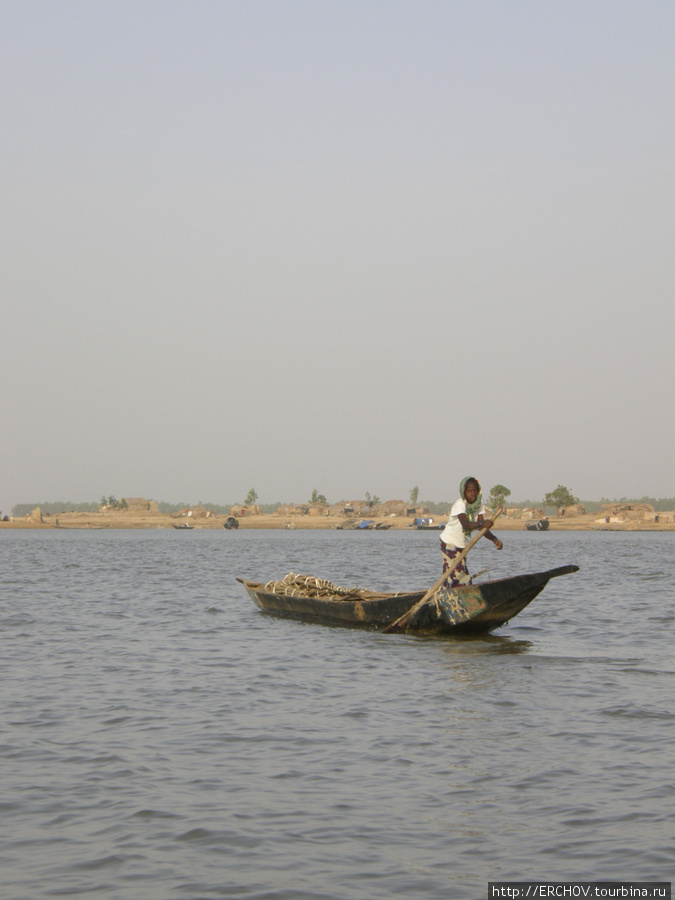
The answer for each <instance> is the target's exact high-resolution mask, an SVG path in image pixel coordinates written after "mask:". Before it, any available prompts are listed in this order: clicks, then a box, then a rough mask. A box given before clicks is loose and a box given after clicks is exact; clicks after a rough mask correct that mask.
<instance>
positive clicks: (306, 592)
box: [265, 572, 364, 600]
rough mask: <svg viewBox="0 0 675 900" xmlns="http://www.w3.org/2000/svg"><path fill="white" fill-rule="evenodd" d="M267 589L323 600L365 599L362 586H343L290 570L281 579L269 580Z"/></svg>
mask: <svg viewBox="0 0 675 900" xmlns="http://www.w3.org/2000/svg"><path fill="white" fill-rule="evenodd" d="M265 590H266V591H269V592H270V593H273V594H284V595H286V596H287V597H317V598H320V599H321V600H363V599H364V596H363V589H362V588H357V587H354V588H343V587H340V586H339V585H337V584H333V582H332V581H327V580H326V579H325V578H315V577H314V576H313V575H296V574H295V573H294V572H289V573H288V575H286V577H285V578H283V579H282V580H281V581H268V582H267V584H266V585H265Z"/></svg>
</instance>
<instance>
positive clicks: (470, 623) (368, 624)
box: [237, 566, 579, 634]
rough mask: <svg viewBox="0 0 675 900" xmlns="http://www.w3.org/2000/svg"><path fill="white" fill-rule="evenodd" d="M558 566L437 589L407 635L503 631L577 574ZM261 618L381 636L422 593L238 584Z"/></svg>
mask: <svg viewBox="0 0 675 900" xmlns="http://www.w3.org/2000/svg"><path fill="white" fill-rule="evenodd" d="M578 569H579V567H578V566H562V567H560V568H557V569H549V570H548V571H547V572H533V573H531V574H528V575H516V576H514V577H511V578H501V579H499V580H497V581H486V582H483V583H480V584H472V585H468V586H466V587H459V588H447V587H441V588H439V589H438V590H437V591H436V593H435V594H433V595H432V596H431V597H430V598H429V601H428V602H427V603H425V604H424V606H423V607H422V608H421V609H419V610H418V611H417V612H416V613H415V615H414V616H413V617H412V618H411V619H410V622H409V623H408V625H407V627H406V631H411V632H419V633H422V634H434V633H436V634H450V633H456V634H461V633H470V632H474V633H475V632H488V631H493V630H494V629H495V628H499V627H500V625H505V624H506V623H507V622H508V621H509V619H512V618H513V617H514V616H516V615H518V613H519V612H522V610H523V609H525V607H526V606H527V605H528V604H529V603H531V602H532V601H533V600H534V598H535V597H536V596H537V595H538V594H540V593H541V592H542V591H543V590H544V588H545V587H546V585H547V584H548V582H549V581H550V580H551V579H552V578H557V577H558V576H560V575H569V574H571V573H572V572H577V571H578ZM237 581H239V582H241V583H242V584H243V585H244V587H245V588H246V591H247V592H248V595H249V597H250V598H251V600H253V602H254V603H255V605H256V606H257V607H258V608H259V609H261V610H262V611H263V612H265V613H270V614H271V615H274V616H281V617H284V618H292V619H302V620H304V621H309V622H316V623H318V624H321V625H343V626H347V627H360V628H372V629H379V630H382V629H383V628H385V627H386V626H387V625H390V624H391V623H392V622H395V621H396V619H398V618H400V616H402V615H403V614H404V613H406V612H408V610H410V609H411V608H412V607H413V606H414V605H415V604H416V603H418V602H419V601H420V600H421V599H422V597H424V594H425V593H426V592H425V591H415V592H411V593H396V594H391V593H383V592H378V591H368V590H364V589H361V588H347V589H345V588H340V587H338V586H337V585H335V584H332V583H331V582H329V581H325V580H324V579H320V578H313V577H312V576H307V575H294V574H293V573H290V574H289V575H287V576H286V577H285V578H284V579H282V580H281V581H271V582H268V583H267V584H261V583H260V582H257V581H249V580H248V579H245V578H238V579H237Z"/></svg>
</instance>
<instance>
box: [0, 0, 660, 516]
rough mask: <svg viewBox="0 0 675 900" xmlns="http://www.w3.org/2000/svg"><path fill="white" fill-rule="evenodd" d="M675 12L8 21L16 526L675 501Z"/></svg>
mask: <svg viewBox="0 0 675 900" xmlns="http://www.w3.org/2000/svg"><path fill="white" fill-rule="evenodd" d="M674 39H675V4H673V2H672V0H632V2H623V0H607V2H604V0H584V2H575V0H559V2H558V0H547V2H541V0H491V2H481V0H445V2H440V0H409V2H402V0H358V2H357V0H239V2H231V0H222V2H213V0H202V2H199V0H197V2H195V0H190V2H171V0H161V2H159V0H157V2H155V0H153V2H143V0H140V2H139V0H133V2H124V0H107V2H96V0H80V2H74V0H48V2H42V0H39V2H35V0H0V114H1V121H2V129H1V137H0V164H1V173H2V174H1V178H2V204H1V210H2V212H1V219H0V221H1V222H2V251H1V252H2V267H1V292H2V314H1V319H0V325H1V329H2V330H1V336H0V359H1V361H2V372H3V390H2V401H1V406H0V422H1V424H2V441H1V443H0V476H1V477H0V508H1V509H2V510H4V511H5V512H8V511H9V510H10V508H11V506H12V505H13V504H15V503H18V502H33V501H36V502H37V501H43V500H96V499H98V498H99V497H100V496H101V494H104V493H105V494H115V495H116V496H118V497H122V496H143V497H151V498H155V499H158V500H168V501H172V502H178V501H187V502H193V503H196V502H197V501H198V500H204V501H210V502H214V503H226V502H241V501H242V500H243V499H244V497H245V496H246V493H247V491H248V489H249V488H250V487H255V489H256V490H257V492H258V495H259V497H260V501H261V502H263V503H266V502H274V501H277V500H281V501H291V500H294V501H298V502H299V501H304V500H307V499H308V498H309V496H310V494H311V492H312V489H313V488H317V489H318V490H319V491H320V492H321V493H324V494H325V495H326V496H327V497H328V499H329V500H330V501H336V500H340V499H347V498H353V499H357V498H360V497H363V496H364V495H365V492H366V491H368V492H370V493H371V494H377V495H378V496H380V497H381V498H382V499H390V498H402V499H407V497H408V494H409V492H410V489H411V488H412V487H413V486H415V485H418V486H419V488H420V496H421V497H422V498H427V499H433V500H442V499H454V498H455V497H456V496H457V491H458V485H459V481H460V479H461V478H462V476H464V475H467V474H475V475H477V476H478V477H479V479H480V480H481V481H482V483H483V487H484V489H485V490H486V491H489V489H490V487H491V486H493V485H494V484H497V483H501V484H504V485H506V486H507V487H509V488H510V489H511V492H512V499H513V500H523V499H528V498H530V499H538V498H541V497H542V496H543V494H544V493H546V492H548V491H551V490H553V489H554V488H555V487H556V485H558V484H560V483H562V484H564V485H566V486H567V487H568V488H570V489H571V490H572V491H573V493H575V494H577V495H578V496H580V497H582V498H585V499H600V497H602V496H607V497H611V498H613V497H618V496H622V495H625V496H638V497H639V496H642V495H645V494H647V495H651V496H673V495H675V462H674V461H675V403H674V402H673V398H674V386H675V364H674V350H675V342H674V340H673V338H674V336H675V314H674V312H673V310H674V302H673V301H674V297H673V293H674V292H673V286H674V284H675V277H674V276H675V271H674V263H673V250H674V247H675V243H674V239H675V215H674V212H675V190H674V182H675V178H674V175H675V140H674V132H675V128H674V115H673V110H674V105H673V101H674V99H675V97H674V94H675V90H674V88H675V54H674V53H673V47H674Z"/></svg>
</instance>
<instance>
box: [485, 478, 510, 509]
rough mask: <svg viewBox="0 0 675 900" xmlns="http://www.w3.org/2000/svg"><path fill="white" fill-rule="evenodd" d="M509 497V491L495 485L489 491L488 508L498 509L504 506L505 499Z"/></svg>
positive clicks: (500, 485) (502, 486) (501, 485)
mask: <svg viewBox="0 0 675 900" xmlns="http://www.w3.org/2000/svg"><path fill="white" fill-rule="evenodd" d="M510 496H511V491H510V490H509V489H508V488H507V487H504V485H503V484H496V485H495V486H494V487H493V488H492V490H491V491H490V508H491V509H498V508H499V507H503V506H506V498H507V497H510Z"/></svg>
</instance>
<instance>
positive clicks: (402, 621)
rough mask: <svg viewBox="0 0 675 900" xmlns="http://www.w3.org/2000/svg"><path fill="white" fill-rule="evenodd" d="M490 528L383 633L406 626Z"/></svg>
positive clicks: (496, 515) (498, 514) (497, 513)
mask: <svg viewBox="0 0 675 900" xmlns="http://www.w3.org/2000/svg"><path fill="white" fill-rule="evenodd" d="M502 512H503V510H501V509H498V510H497V512H496V513H495V514H494V516H492V522H493V524H494V523H495V522H496V520H497V519H498V518H499V516H501V514H502ZM490 527H492V526H490ZM489 530H490V528H481V530H480V531H479V532H478V534H477V535H476V537H475V538H472V539H471V540H470V541H469V543H468V544H467V545H466V547H465V548H464V549H463V550H462V552H461V553H460V554H458V555H457V556H456V557H455V558H454V559H453V561H452V563H451V564H450V565H449V566H448V568H447V569H446V570H445V572H443V574H442V575H441V577H440V578H439V579H438V581H437V582H436V584H435V585H433V587H430V588H429V590H428V591H427V592H426V594H425V595H424V596H423V597H422V599H421V600H418V601H417V603H416V604H415V605H414V606H412V607H411V608H410V609H409V610H408V612H407V613H403V615H402V616H399V618H398V619H396V621H395V622H390V623H389V625H387V627H386V628H383V629H382V634H391V632H392V631H398V630H399V629H401V628H404V627H405V626H406V625H407V624H408V622H409V621H410V620H411V619H412V617H413V616H414V615H415V613H416V612H417V610H418V609H422V607H423V606H424V604H425V603H428V602H429V600H430V599H431V597H432V596H433V595H434V594H435V593H436V591H437V590H438V589H439V587H440V586H441V585H442V584H443V582H444V581H446V580H447V579H448V578H449V577H450V575H452V573H453V572H454V571H455V569H456V568H457V566H458V565H459V564H460V563H461V561H462V560H463V559H464V557H465V556H466V554H467V553H468V552H469V550H470V549H471V548H472V547H473V546H474V544H477V543H478V541H479V540H480V539H481V538H482V537H483V536H484V535H486V534H487V533H488V531H489Z"/></svg>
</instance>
